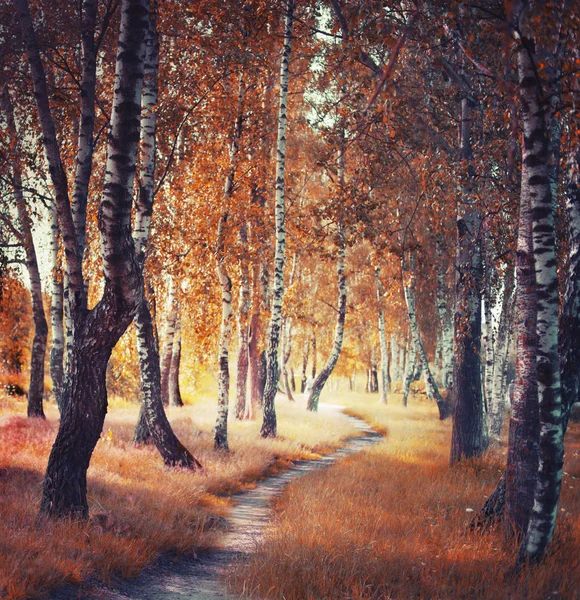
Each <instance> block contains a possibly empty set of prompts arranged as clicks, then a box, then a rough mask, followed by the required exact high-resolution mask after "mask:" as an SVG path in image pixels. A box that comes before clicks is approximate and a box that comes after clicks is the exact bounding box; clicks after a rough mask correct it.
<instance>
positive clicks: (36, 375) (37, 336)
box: [1, 86, 48, 419]
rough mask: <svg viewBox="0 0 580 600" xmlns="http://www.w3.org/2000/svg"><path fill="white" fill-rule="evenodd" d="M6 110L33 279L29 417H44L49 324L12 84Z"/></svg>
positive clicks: (28, 266) (4, 100)
mask: <svg viewBox="0 0 580 600" xmlns="http://www.w3.org/2000/svg"><path fill="white" fill-rule="evenodd" d="M1 101H2V110H3V112H4V115H5V117H6V122H7V126H8V135H9V136H10V138H11V144H10V148H11V152H10V162H11V163H12V165H11V166H12V186H13V192H14V200H15V204H16V210H17V212H18V221H19V224H20V228H19V230H18V231H16V233H18V237H19V239H20V241H21V243H22V246H23V247H24V252H25V254H26V270H27V272H28V278H29V281H30V295H31V300H32V320H33V322H34V338H33V340H32V350H31V356H30V384H29V388H28V407H27V413H28V416H29V417H38V418H41V419H44V418H45V416H44V409H43V405H42V397H43V395H44V357H45V355H46V344H47V339H48V324H47V322H46V316H45V314H44V306H43V304H42V286H41V282H40V273H39V270H38V260H37V258H36V248H35V246H34V240H33V239H32V224H31V221H30V214H29V212H28V207H27V206H26V199H25V198H24V193H23V191H22V164H21V161H20V143H19V141H18V140H19V137H18V134H17V132H16V125H15V123H14V109H13V107H12V102H11V101H10V95H9V93H8V87H6V86H5V87H4V90H3V92H2V98H1Z"/></svg>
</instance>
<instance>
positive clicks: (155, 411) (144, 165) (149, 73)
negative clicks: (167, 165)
mask: <svg viewBox="0 0 580 600" xmlns="http://www.w3.org/2000/svg"><path fill="white" fill-rule="evenodd" d="M155 8H156V6H154V7H152V11H151V15H150V26H149V31H148V35H147V41H146V50H145V66H144V78H143V91H142V95H141V106H142V111H143V114H142V118H141V128H140V137H141V139H140V141H141V170H140V174H139V181H140V185H139V195H138V198H137V203H136V204H137V205H136V215H135V226H134V232H133V240H134V243H135V254H136V257H137V262H138V264H139V267H140V269H141V271H142V272H143V270H144V268H145V257H146V254H145V249H146V245H147V242H148V240H149V233H150V228H151V216H152V214H153V202H154V189H155V152H156V133H157V92H158V83H157V78H158V67H159V40H158V35H157V22H156V10H155ZM142 293H143V298H142V300H141V303H140V305H139V307H138V309H137V314H136V316H135V335H136V339H137V354H138V356H139V377H140V388H141V410H140V412H139V419H138V421H137V425H136V427H135V433H134V437H133V440H134V442H135V443H137V444H144V443H148V442H153V443H154V444H155V447H156V448H157V450H158V452H159V454H160V455H161V458H162V459H163V462H164V463H165V464H166V465H167V466H170V467H181V468H186V469H191V470H195V469H198V468H201V465H200V464H199V462H198V461H197V460H196V459H195V458H194V457H193V456H192V455H191V454H190V452H189V451H188V450H187V449H186V448H185V447H184V446H183V444H182V443H181V442H180V441H179V440H178V439H177V436H176V435H175V433H174V432H173V429H172V428H171V425H170V424H169V420H168V419H167V415H166V414H165V409H164V408H163V400H162V397H161V369H160V360H159V345H158V338H157V335H156V331H155V321H154V318H153V315H152V311H151V306H150V304H149V299H148V298H147V297H146V296H145V293H144V289H142ZM150 297H153V295H152V294H151V295H150Z"/></svg>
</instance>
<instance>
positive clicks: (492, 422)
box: [488, 269, 514, 441]
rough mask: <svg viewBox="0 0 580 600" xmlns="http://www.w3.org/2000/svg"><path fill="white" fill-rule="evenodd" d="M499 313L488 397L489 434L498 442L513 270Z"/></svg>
mask: <svg viewBox="0 0 580 600" xmlns="http://www.w3.org/2000/svg"><path fill="white" fill-rule="evenodd" d="M502 294H503V297H502V306H501V312H500V315H499V319H498V327H497V334H496V336H495V344H494V346H495V347H494V353H493V354H494V362H493V365H492V374H491V379H492V381H491V390H490V395H489V401H488V403H489V412H488V418H489V434H490V436H491V438H492V439H494V440H496V441H497V440H499V436H500V433H501V428H502V425H503V414H504V411H505V406H506V403H507V368H508V352H509V348H510V343H511V331H512V316H513V309H514V291H513V269H509V271H508V273H507V274H506V276H505V280H504V287H503V292H502Z"/></svg>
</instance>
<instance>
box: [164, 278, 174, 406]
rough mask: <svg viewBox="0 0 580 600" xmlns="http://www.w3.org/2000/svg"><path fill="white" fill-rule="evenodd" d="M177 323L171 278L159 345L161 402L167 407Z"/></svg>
mask: <svg viewBox="0 0 580 600" xmlns="http://www.w3.org/2000/svg"><path fill="white" fill-rule="evenodd" d="M176 322H177V300H176V298H175V284H174V282H173V278H172V279H171V280H170V282H169V291H168V294H167V316H166V319H165V328H164V329H163V344H161V358H160V367H161V400H162V402H163V404H164V405H165V406H169V373H170V371H171V359H172V358H173V340H174V339H175V324H176Z"/></svg>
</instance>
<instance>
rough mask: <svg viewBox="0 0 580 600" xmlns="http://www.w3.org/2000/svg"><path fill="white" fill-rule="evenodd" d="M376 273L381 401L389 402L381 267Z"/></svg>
mask: <svg viewBox="0 0 580 600" xmlns="http://www.w3.org/2000/svg"><path fill="white" fill-rule="evenodd" d="M375 275H376V279H377V302H378V305H379V346H380V348H381V390H380V391H381V396H380V402H381V403H382V404H386V403H387V395H388V394H389V392H390V391H391V390H390V387H391V386H390V384H391V382H390V378H389V368H388V360H389V359H388V349H387V334H386V332H385V314H384V312H383V296H384V295H385V290H384V287H383V283H382V281H381V267H380V265H377V266H376V267H375Z"/></svg>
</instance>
